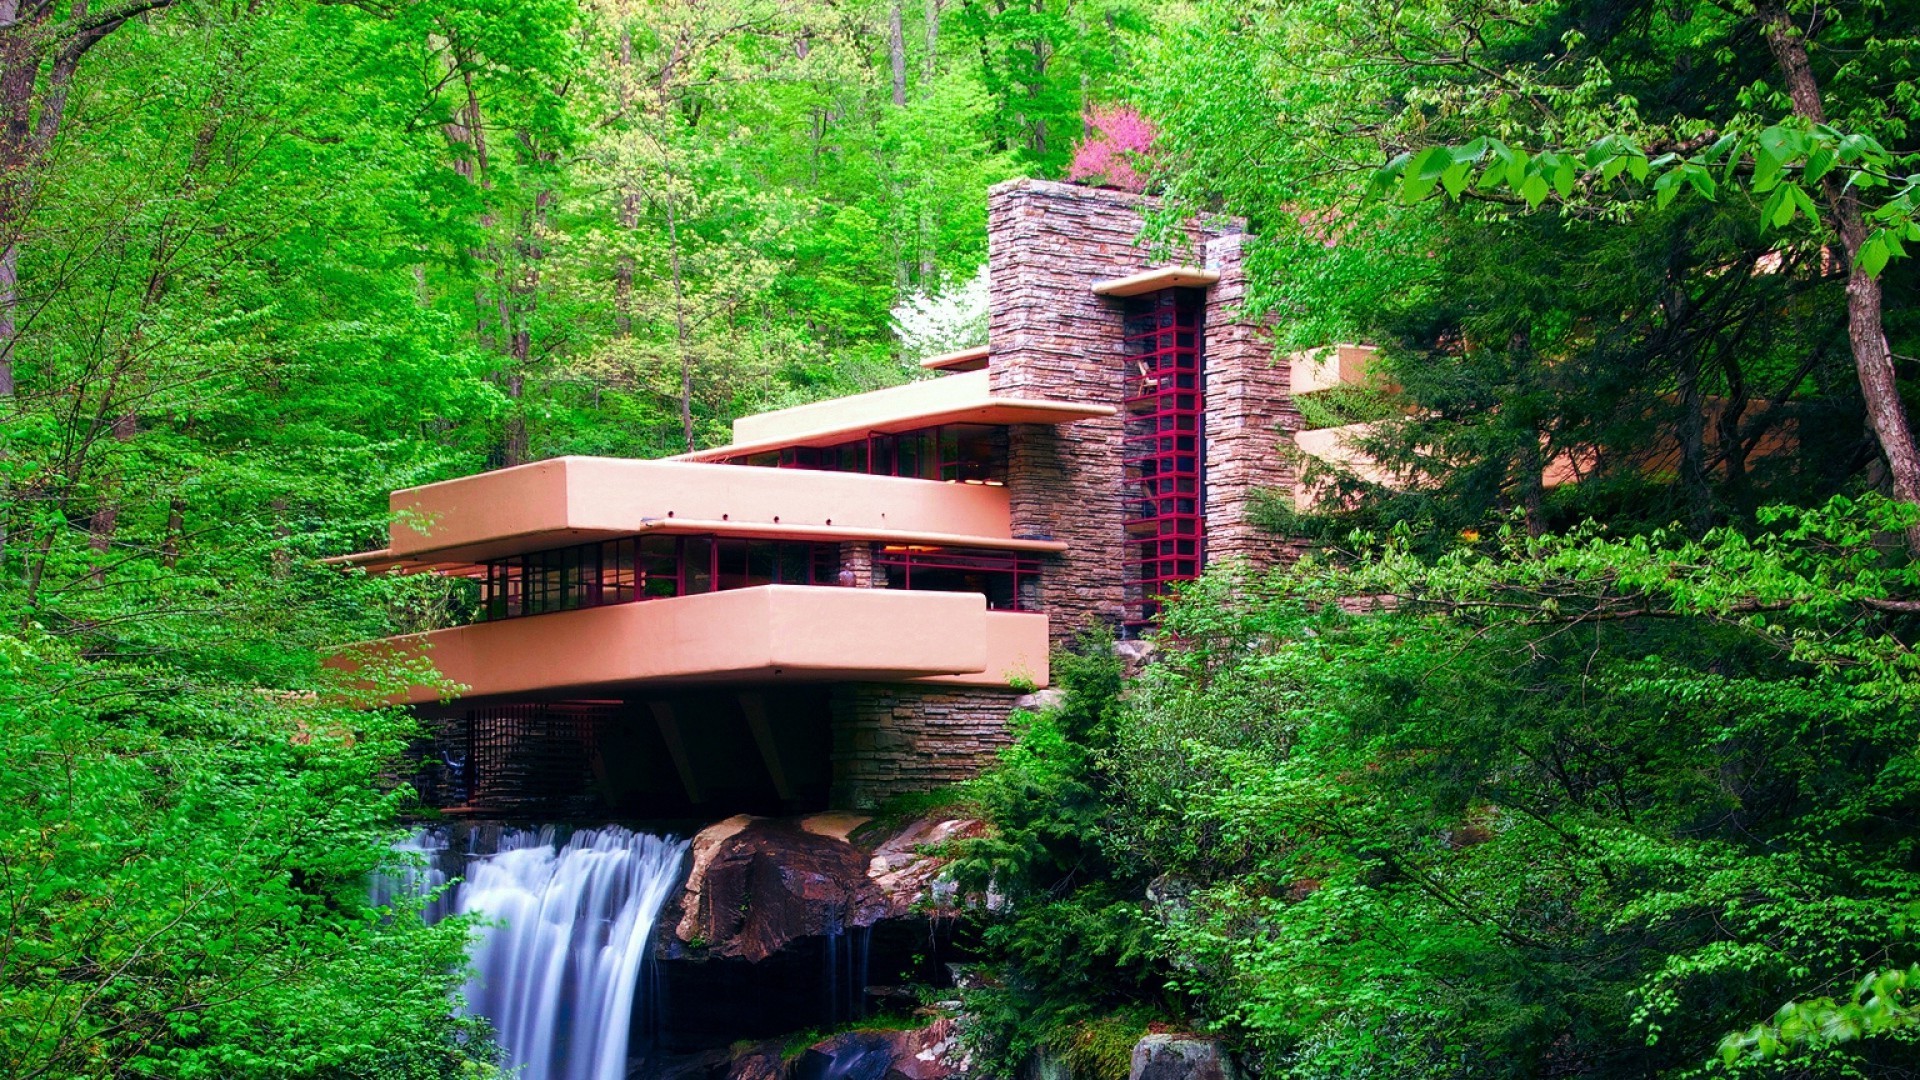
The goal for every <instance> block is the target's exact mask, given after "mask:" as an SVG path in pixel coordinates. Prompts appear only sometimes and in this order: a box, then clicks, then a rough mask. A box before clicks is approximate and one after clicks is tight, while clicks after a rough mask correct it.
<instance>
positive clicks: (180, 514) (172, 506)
mask: <svg viewBox="0 0 1920 1080" xmlns="http://www.w3.org/2000/svg"><path fill="white" fill-rule="evenodd" d="M186 515H187V500H185V499H183V498H181V497H180V496H178V495H175V496H174V497H173V498H171V499H169V500H167V528H166V532H165V533H163V534H162V536H161V538H160V565H161V566H164V567H166V568H167V569H169V570H171V569H173V568H174V566H175V564H177V563H179V561H180V533H181V532H182V531H183V530H184V529H185V527H186Z"/></svg>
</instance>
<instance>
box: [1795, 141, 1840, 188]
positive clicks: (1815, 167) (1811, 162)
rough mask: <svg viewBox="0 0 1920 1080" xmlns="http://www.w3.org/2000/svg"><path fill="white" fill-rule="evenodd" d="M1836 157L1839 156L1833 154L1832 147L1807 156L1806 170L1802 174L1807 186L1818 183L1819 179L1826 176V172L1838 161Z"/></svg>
mask: <svg viewBox="0 0 1920 1080" xmlns="http://www.w3.org/2000/svg"><path fill="white" fill-rule="evenodd" d="M1838 156H1839V155H1837V154H1835V153H1834V151H1833V148H1832V147H1827V146H1823V147H1821V148H1820V149H1818V150H1815V151H1814V152H1813V153H1811V154H1809V155H1807V169H1806V172H1805V173H1803V174H1802V176H1803V178H1804V179H1805V180H1806V182H1807V183H1809V184H1816V183H1819V182H1820V178H1821V177H1823V176H1825V175H1827V173H1828V171H1830V170H1831V169H1832V168H1833V164H1834V162H1835V161H1836V160H1837V159H1838Z"/></svg>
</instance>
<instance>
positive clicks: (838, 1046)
mask: <svg viewBox="0 0 1920 1080" xmlns="http://www.w3.org/2000/svg"><path fill="white" fill-rule="evenodd" d="M958 1027H959V1025H958V1024H956V1023H955V1022H954V1020H953V1018H952V1017H942V1018H940V1019H938V1020H935V1021H934V1022H933V1023H931V1024H928V1025H927V1026H926V1027H923V1028H916V1029H914V1030H912V1031H847V1032H842V1033H840V1034H838V1035H835V1036H833V1037H832V1038H829V1039H824V1040H822V1041H820V1042H817V1043H815V1044H813V1045H812V1046H810V1047H808V1048H807V1050H806V1052H805V1053H803V1054H801V1055H800V1058H799V1060H798V1061H795V1062H794V1063H793V1080H953V1078H955V1077H959V1076H962V1075H964V1073H965V1070H966V1059H965V1055H964V1054H963V1053H962V1051H961V1049H960V1036H959V1031H958Z"/></svg>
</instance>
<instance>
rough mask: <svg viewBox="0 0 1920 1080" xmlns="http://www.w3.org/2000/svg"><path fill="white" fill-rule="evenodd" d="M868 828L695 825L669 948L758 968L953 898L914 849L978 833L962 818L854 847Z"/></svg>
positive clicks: (830, 822) (734, 820)
mask: <svg viewBox="0 0 1920 1080" xmlns="http://www.w3.org/2000/svg"><path fill="white" fill-rule="evenodd" d="M866 823H867V819H866V818H862V817H858V816H854V815H848V814H815V815H813V816H811V817H806V818H801V819H799V820H797V821H792V820H785V819H772V818H755V817H748V816H746V815H744V814H742V815H739V816H736V817H731V818H728V819H726V820H725V821H721V822H718V823H716V824H714V825H710V826H708V827H707V828H705V829H702V830H701V831H700V832H699V833H698V834H697V835H696V836H695V837H694V839H693V845H692V846H693V857H692V860H691V866H690V869H689V870H688V873H687V883H686V885H685V887H684V888H683V889H682V891H681V894H680V897H679V899H678V901H677V903H676V905H675V906H674V907H673V908H670V909H669V910H668V915H667V921H668V922H669V923H670V924H671V925H672V926H673V936H674V937H675V938H677V939H678V941H677V942H674V943H669V945H671V946H677V945H684V946H686V947H687V948H691V949H693V950H695V951H696V954H697V953H698V952H700V951H701V950H704V952H705V954H706V955H710V956H717V957H739V958H742V959H745V960H749V961H753V962H756V963H757V962H759V961H761V960H764V959H766V958H767V957H769V956H771V955H773V954H774V953H776V952H779V951H780V950H781V949H783V948H785V947H786V946H788V945H789V944H791V943H792V942H795V941H798V940H800V939H802V938H809V937H817V936H822V935H831V934H837V933H843V932H845V931H847V930H852V929H857V928H859V927H866V926H872V925H873V924H874V923H876V922H879V921H881V920H883V919H901V918H906V917H907V916H909V915H912V914H915V913H916V911H917V910H920V909H924V908H927V907H933V908H939V907H942V906H944V905H945V902H946V901H947V900H950V899H951V898H950V897H946V896H942V895H939V894H940V889H939V880H938V879H939V875H940V871H941V870H942V869H943V868H944V867H945V866H946V860H945V858H944V857H942V856H938V855H931V854H928V853H927V852H925V851H924V850H922V849H925V848H930V847H938V846H939V845H941V844H945V843H947V842H949V841H952V840H957V839H963V838H967V837H973V836H979V835H981V834H982V833H983V832H985V831H986V826H985V825H984V824H982V823H981V822H979V821H975V820H973V819H970V818H955V817H943V816H937V815H936V816H933V817H926V818H921V819H919V820H917V821H913V822H910V823H909V824H907V825H906V826H904V827H902V828H899V829H897V830H893V831H890V832H887V833H885V834H884V835H882V836H881V837H880V839H879V840H878V842H877V843H874V842H873V841H872V840H871V839H868V840H867V841H866V842H865V843H863V844H862V845H861V846H858V847H856V846H855V845H854V844H853V843H852V842H851V840H850V837H853V836H855V835H856V833H855V830H857V829H859V828H860V826H862V825H864V824H866ZM668 952H669V954H670V955H677V951H676V950H675V949H673V948H669V950H668Z"/></svg>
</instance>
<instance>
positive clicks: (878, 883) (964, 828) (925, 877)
mask: <svg viewBox="0 0 1920 1080" xmlns="http://www.w3.org/2000/svg"><path fill="white" fill-rule="evenodd" d="M986 831H987V826H986V824H985V823H984V822H980V821H975V820H973V819H971V818H945V817H927V818H921V819H920V820H918V821H915V822H912V823H910V824H909V825H907V826H906V827H905V828H903V829H901V830H899V831H898V832H895V833H894V834H893V835H891V836H889V837H887V838H886V839H885V840H882V841H881V842H880V844H879V846H878V847H875V848H874V849H873V855H872V857H871V858H869V859H868V860H867V879H868V880H869V881H871V882H873V886H874V888H875V889H878V890H879V892H880V896H881V898H882V899H883V900H884V901H885V903H886V905H887V917H888V918H890V919H898V918H902V917H904V916H906V915H907V914H908V913H909V912H911V911H912V910H913V908H914V906H915V905H916V904H919V905H927V906H935V907H945V906H949V905H948V903H947V902H948V901H950V900H951V897H950V896H942V895H939V892H940V890H939V888H938V886H939V881H938V878H939V877H940V872H941V871H942V870H944V869H945V868H946V865H947V860H946V858H945V857H944V856H941V855H936V854H929V853H928V852H926V851H925V850H923V849H925V848H937V847H939V846H940V845H942V844H946V843H948V842H950V841H953V840H963V839H970V838H972V837H976V836H979V835H981V834H983V833H985V832H986Z"/></svg>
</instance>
